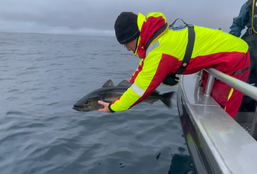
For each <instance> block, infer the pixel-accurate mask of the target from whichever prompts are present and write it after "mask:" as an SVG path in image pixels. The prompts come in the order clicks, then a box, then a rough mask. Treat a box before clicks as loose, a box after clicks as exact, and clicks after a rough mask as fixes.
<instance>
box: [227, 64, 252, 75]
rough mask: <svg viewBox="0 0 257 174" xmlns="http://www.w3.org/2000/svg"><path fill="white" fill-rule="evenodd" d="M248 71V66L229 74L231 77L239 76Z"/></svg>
mask: <svg viewBox="0 0 257 174" xmlns="http://www.w3.org/2000/svg"><path fill="white" fill-rule="evenodd" d="M248 69H250V66H248V67H246V68H244V69H241V70H238V71H236V72H233V73H232V74H231V76H233V75H236V74H241V73H243V72H245V71H246V70H248Z"/></svg>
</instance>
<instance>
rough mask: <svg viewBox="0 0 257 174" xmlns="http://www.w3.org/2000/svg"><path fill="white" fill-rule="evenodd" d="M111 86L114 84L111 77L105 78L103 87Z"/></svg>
mask: <svg viewBox="0 0 257 174" xmlns="http://www.w3.org/2000/svg"><path fill="white" fill-rule="evenodd" d="M111 86H114V85H113V82H112V80H111V79H109V80H107V82H105V84H104V85H103V87H111Z"/></svg>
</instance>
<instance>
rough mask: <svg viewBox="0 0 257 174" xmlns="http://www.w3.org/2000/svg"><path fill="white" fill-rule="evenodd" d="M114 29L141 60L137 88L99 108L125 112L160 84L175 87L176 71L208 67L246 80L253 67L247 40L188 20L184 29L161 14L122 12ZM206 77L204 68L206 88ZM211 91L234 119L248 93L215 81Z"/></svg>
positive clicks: (134, 85)
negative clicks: (171, 23) (175, 25)
mask: <svg viewBox="0 0 257 174" xmlns="http://www.w3.org/2000/svg"><path fill="white" fill-rule="evenodd" d="M114 28H115V35H116V38H117V40H118V42H119V43H120V44H122V45H124V46H125V47H126V48H127V50H128V51H133V52H134V55H135V56H138V57H139V58H140V59H141V61H140V63H139V66H138V68H137V70H136V71H135V73H134V74H133V75H132V77H131V79H130V82H131V83H132V86H131V87H130V88H128V90H127V91H126V92H125V93H124V94H123V95H122V96H121V97H120V98H118V99H117V100H115V101H114V102H113V103H111V104H109V103H105V102H103V101H99V104H101V105H103V106H104V108H103V109H99V110H98V111H101V112H121V111H125V110H127V109H130V108H131V107H133V106H134V105H136V104H138V103H140V102H141V101H142V100H144V99H145V98H146V97H148V96H149V95H150V94H151V93H152V92H153V91H154V90H155V89H156V88H157V87H158V86H159V85H160V84H161V83H164V84H166V85H170V86H174V85H176V84H177V83H178V81H177V80H176V78H177V77H176V74H184V75H186V74H193V73H196V72H198V71H200V70H203V69H205V68H208V67H213V68H215V69H217V70H219V71H221V72H224V73H226V74H227V75H230V76H232V77H234V78H237V79H239V80H242V81H244V82H246V81H247V78H248V75H249V65H250V58H249V53H248V45H247V43H246V42H245V41H243V40H242V39H239V38H237V37H234V36H232V35H231V34H228V33H225V32H223V31H221V30H215V29H210V28H205V27H201V26H196V25H188V24H186V23H185V26H184V27H174V26H173V25H171V26H169V24H168V23H167V20H166V17H165V16H164V15H163V14H162V13H160V12H154V13H149V14H147V16H144V15H143V14H141V13H139V14H138V15H136V14H134V13H132V12H122V13H121V14H120V15H119V16H118V17H117V19H116V21H115V24H114ZM207 77H208V74H207V73H206V72H205V71H204V73H203V77H202V84H203V91H205V88H206V83H207ZM211 95H212V97H213V98H214V99H215V100H216V101H217V102H218V103H219V104H220V105H221V107H222V108H223V109H224V110H225V111H226V112H227V113H228V114H229V115H230V116H231V117H233V118H234V117H235V115H236V113H237V111H238V108H239V106H240V104H241V101H242V97H243V93H241V92H239V91H238V90H236V89H233V88H231V87H230V86H229V85H227V84H225V83H223V82H222V81H219V80H215V82H214V85H213V90H212V93H211Z"/></svg>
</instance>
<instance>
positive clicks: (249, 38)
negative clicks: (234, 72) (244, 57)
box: [229, 0, 257, 112]
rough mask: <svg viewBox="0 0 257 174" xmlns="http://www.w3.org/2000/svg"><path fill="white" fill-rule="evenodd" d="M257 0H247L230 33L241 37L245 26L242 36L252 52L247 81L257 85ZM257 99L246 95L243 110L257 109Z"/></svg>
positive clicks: (251, 110) (235, 18)
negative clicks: (256, 100) (256, 106)
mask: <svg viewBox="0 0 257 174" xmlns="http://www.w3.org/2000/svg"><path fill="white" fill-rule="evenodd" d="M256 5H257V4H256V1H255V0H254V1H253V0H248V1H246V2H245V3H244V4H243V6H242V7H241V10H240V12H239V15H238V16H237V17H234V18H233V23H232V25H231V27H230V32H229V33H230V34H232V35H234V36H236V37H240V36H241V32H242V30H243V29H245V27H246V28H247V30H246V32H245V33H244V34H243V36H242V37H241V38H242V39H243V40H244V41H246V42H247V43H248V46H249V53H250V60H251V66H250V75H249V78H248V80H247V83H249V84H251V85H253V86H257V49H256V48H257V7H256ZM255 103H256V102H255V100H254V99H252V98H251V97H248V96H244V97H243V101H242V104H241V106H240V110H241V111H247V112H253V111H254V110H255V105H256V104H255Z"/></svg>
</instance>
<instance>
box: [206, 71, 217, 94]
mask: <svg viewBox="0 0 257 174" xmlns="http://www.w3.org/2000/svg"><path fill="white" fill-rule="evenodd" d="M214 80H215V77H214V76H213V75H211V74H210V73H209V76H208V81H207V84H206V89H205V93H204V95H205V96H210V95H211V91H212V87H213V84H214Z"/></svg>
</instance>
